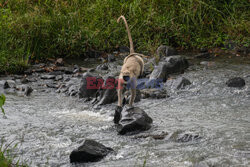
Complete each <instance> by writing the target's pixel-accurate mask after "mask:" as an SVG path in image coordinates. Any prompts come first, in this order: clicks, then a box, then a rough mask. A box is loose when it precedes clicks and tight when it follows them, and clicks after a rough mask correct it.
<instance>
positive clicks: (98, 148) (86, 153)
mask: <svg viewBox="0 0 250 167" xmlns="http://www.w3.org/2000/svg"><path fill="white" fill-rule="evenodd" d="M112 151H113V149H112V148H109V147H106V146H104V145H102V144H101V143H98V142H96V141H94V140H85V142H84V143H83V145H82V146H80V147H79V148H77V149H75V150H74V151H72V152H71V154H70V163H76V162H97V161H100V160H101V159H102V158H104V157H105V156H106V155H108V154H109V153H110V152H112Z"/></svg>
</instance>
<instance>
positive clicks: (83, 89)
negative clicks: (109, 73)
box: [78, 72, 103, 98]
mask: <svg viewBox="0 0 250 167" xmlns="http://www.w3.org/2000/svg"><path fill="white" fill-rule="evenodd" d="M102 81H103V79H102V78H101V77H97V76H93V75H92V74H90V73H88V72H86V73H84V74H83V76H82V80H81V84H80V88H79V91H78V95H79V97H80V98H89V97H95V96H96V92H97V91H98V90H99V87H98V85H99V84H100V86H101V85H102V84H101V83H100V82H102Z"/></svg>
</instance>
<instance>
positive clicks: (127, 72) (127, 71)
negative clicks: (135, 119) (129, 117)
mask: <svg viewBox="0 0 250 167" xmlns="http://www.w3.org/2000/svg"><path fill="white" fill-rule="evenodd" d="M120 19H122V20H123V21H124V23H125V26H126V29H127V32H128V39H129V44H130V54H129V55H128V56H127V57H126V58H125V59H124V61H123V66H122V69H121V72H120V75H119V79H118V89H117V91H118V92H117V93H118V105H117V107H116V109H115V116H114V122H115V123H116V124H117V123H118V122H119V120H120V119H121V111H122V101H123V98H122V96H123V95H122V92H123V87H124V85H126V84H130V85H129V86H130V92H131V96H130V100H129V104H128V105H129V107H133V103H134V100H135V96H136V79H137V78H138V77H139V76H140V75H142V74H143V70H144V61H143V59H142V57H146V56H144V55H142V54H138V53H135V51H134V46H133V41H132V37H131V33H130V30H129V27H128V23H127V20H126V18H125V17H124V16H120V17H119V18H118V19H117V22H118V23H119V21H120Z"/></svg>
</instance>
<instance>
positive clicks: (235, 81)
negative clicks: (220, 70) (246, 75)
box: [226, 77, 246, 88]
mask: <svg viewBox="0 0 250 167" xmlns="http://www.w3.org/2000/svg"><path fill="white" fill-rule="evenodd" d="M245 84H246V83H245V80H244V79H242V78H240V77H235V78H231V79H229V80H228V81H227V82H226V85H227V86H228V87H239V88H240V87H243V86H245Z"/></svg>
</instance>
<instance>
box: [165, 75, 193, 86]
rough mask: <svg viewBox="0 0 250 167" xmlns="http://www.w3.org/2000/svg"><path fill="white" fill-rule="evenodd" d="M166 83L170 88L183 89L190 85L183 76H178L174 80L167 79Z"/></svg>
mask: <svg viewBox="0 0 250 167" xmlns="http://www.w3.org/2000/svg"><path fill="white" fill-rule="evenodd" d="M166 85H167V86H169V87H170V88H171V89H183V88H185V87H186V86H187V85H191V82H190V81H189V80H188V79H187V78H185V77H179V78H177V79H175V80H168V81H167V83H166Z"/></svg>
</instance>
